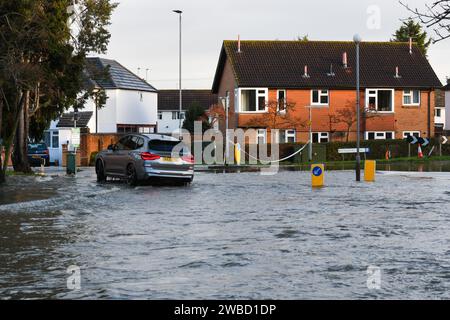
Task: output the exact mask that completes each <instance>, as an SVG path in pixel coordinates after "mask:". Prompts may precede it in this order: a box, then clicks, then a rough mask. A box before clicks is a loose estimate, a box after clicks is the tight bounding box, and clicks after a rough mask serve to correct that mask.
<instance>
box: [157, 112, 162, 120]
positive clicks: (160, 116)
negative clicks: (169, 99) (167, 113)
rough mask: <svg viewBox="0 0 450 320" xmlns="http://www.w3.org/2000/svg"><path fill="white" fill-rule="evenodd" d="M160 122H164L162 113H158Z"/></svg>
mask: <svg viewBox="0 0 450 320" xmlns="http://www.w3.org/2000/svg"><path fill="white" fill-rule="evenodd" d="M158 120H162V112H158Z"/></svg>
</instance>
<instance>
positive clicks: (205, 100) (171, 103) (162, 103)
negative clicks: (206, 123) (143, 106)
mask: <svg viewBox="0 0 450 320" xmlns="http://www.w3.org/2000/svg"><path fill="white" fill-rule="evenodd" d="M193 103H198V104H199V105H200V106H201V107H202V108H204V109H205V110H206V109H208V108H209V107H210V106H211V105H213V104H217V95H216V94H213V93H211V90H183V92H182V104H183V110H187V109H188V108H189V107H190V106H191V105H192V104H193ZM179 106H180V100H179V91H178V90H159V91H158V111H176V110H179Z"/></svg>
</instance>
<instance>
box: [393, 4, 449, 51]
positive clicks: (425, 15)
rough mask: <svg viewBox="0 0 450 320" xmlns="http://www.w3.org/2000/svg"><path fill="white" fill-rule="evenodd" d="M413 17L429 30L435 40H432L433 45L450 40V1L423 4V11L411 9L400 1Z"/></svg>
mask: <svg viewBox="0 0 450 320" xmlns="http://www.w3.org/2000/svg"><path fill="white" fill-rule="evenodd" d="M400 4H402V5H403V6H404V7H405V8H406V9H408V11H410V12H411V13H412V14H413V16H412V17H411V18H413V19H418V20H419V21H420V22H421V23H422V24H423V25H424V26H425V27H426V28H431V29H433V31H434V32H435V34H436V37H437V38H433V43H436V42H439V41H442V40H445V39H448V38H450V0H434V1H433V2H432V4H425V9H423V10H420V9H418V8H412V7H411V6H410V5H408V4H407V3H405V2H403V1H400Z"/></svg>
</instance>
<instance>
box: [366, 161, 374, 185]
mask: <svg viewBox="0 0 450 320" xmlns="http://www.w3.org/2000/svg"><path fill="white" fill-rule="evenodd" d="M376 170H377V162H376V161H375V160H366V161H365V162H364V181H367V182H374V181H375V172H376Z"/></svg>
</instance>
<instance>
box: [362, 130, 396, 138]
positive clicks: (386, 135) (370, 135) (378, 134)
mask: <svg viewBox="0 0 450 320" xmlns="http://www.w3.org/2000/svg"><path fill="white" fill-rule="evenodd" d="M394 137H395V134H394V132H392V131H387V132H372V131H368V132H366V140H392V139H394Z"/></svg>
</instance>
